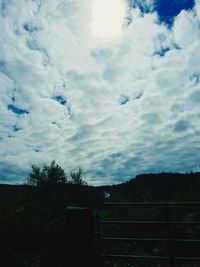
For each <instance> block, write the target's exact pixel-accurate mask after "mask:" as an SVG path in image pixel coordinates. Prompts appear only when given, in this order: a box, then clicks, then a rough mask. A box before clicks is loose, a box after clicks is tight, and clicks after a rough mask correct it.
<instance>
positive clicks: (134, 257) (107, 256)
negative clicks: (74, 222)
mask: <svg viewBox="0 0 200 267" xmlns="http://www.w3.org/2000/svg"><path fill="white" fill-rule="evenodd" d="M100 257H103V258H109V259H118V260H123V259H129V260H167V261H169V260H171V258H170V257H168V256H166V257H165V256H146V255H142V256H137V255H112V254H108V255H107V254H101V255H100ZM173 260H174V261H192V262H200V258H193V257H174V258H173Z"/></svg>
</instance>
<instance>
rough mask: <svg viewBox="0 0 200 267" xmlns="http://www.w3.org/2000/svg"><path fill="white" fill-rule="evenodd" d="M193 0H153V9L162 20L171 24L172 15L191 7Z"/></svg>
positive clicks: (174, 15)
mask: <svg viewBox="0 0 200 267" xmlns="http://www.w3.org/2000/svg"><path fill="white" fill-rule="evenodd" d="M194 5H195V0H154V10H155V11H157V13H158V15H159V18H160V20H161V21H162V22H165V23H166V24H167V25H169V26H172V24H173V21H174V17H176V16H177V15H178V14H179V13H180V12H181V11H182V10H188V9H192V8H193V7H194Z"/></svg>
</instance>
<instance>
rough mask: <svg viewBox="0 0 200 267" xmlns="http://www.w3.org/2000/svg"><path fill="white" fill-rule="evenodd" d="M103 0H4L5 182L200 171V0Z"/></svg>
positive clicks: (0, 105) (1, 139)
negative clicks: (48, 172)
mask: <svg viewBox="0 0 200 267" xmlns="http://www.w3.org/2000/svg"><path fill="white" fill-rule="evenodd" d="M101 3H102V4H100V3H99V1H98V0H18V1H16V0H0V183H9V184H12V183H23V182H24V181H25V180H26V177H27V175H28V173H29V172H30V170H31V169H30V165H31V163H35V164H37V165H39V166H42V164H49V163H50V162H51V161H52V160H56V162H57V163H58V164H59V165H60V166H62V167H63V168H64V169H65V171H66V173H69V172H70V171H73V170H76V169H77V168H78V167H81V168H83V171H84V177H85V180H86V181H87V182H89V183H90V184H92V185H102V184H114V183H119V182H123V181H126V180H128V179H130V178H132V177H134V176H135V175H137V174H139V173H149V172H161V171H164V172H169V171H171V172H190V171H198V165H199V164H198V163H199V161H200V123H199V121H200V105H199V103H200V0H196V1H195V0H194V1H193V0H130V1H129V0H114V1H113V0H106V2H105V0H101ZM103 3H104V5H103ZM105 3H107V4H105Z"/></svg>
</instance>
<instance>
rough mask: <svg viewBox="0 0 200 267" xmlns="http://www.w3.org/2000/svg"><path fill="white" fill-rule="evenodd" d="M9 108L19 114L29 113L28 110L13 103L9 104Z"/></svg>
mask: <svg viewBox="0 0 200 267" xmlns="http://www.w3.org/2000/svg"><path fill="white" fill-rule="evenodd" d="M8 110H11V111H12V112H13V113H15V114H17V115H23V114H29V111H28V110H26V109H21V108H18V107H16V106H15V105H12V104H10V105H8Z"/></svg>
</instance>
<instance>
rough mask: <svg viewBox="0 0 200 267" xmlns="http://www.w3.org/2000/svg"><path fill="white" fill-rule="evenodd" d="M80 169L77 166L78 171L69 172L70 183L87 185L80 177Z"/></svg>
mask: <svg viewBox="0 0 200 267" xmlns="http://www.w3.org/2000/svg"><path fill="white" fill-rule="evenodd" d="M82 173H83V171H82V169H81V168H79V169H78V171H74V172H71V173H70V179H71V181H70V183H72V184H76V185H87V183H86V182H85V181H83V178H82Z"/></svg>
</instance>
